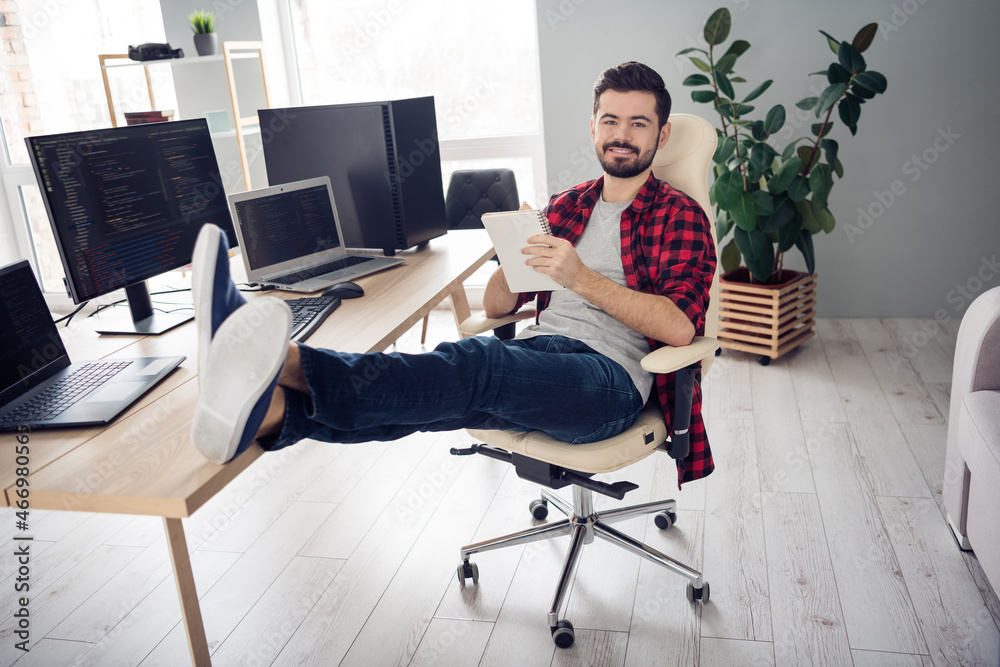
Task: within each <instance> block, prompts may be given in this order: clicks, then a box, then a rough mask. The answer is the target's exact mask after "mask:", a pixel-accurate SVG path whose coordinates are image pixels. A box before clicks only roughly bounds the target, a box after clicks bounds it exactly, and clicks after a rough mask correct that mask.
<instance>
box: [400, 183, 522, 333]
mask: <svg viewBox="0 0 1000 667" xmlns="http://www.w3.org/2000/svg"><path fill="white" fill-rule="evenodd" d="M519 205H520V203H519V200H518V197H517V181H515V179H514V172H513V171H512V170H510V169H503V168H498V169H460V170H459V171H456V172H454V173H452V175H451V182H450V183H448V192H447V194H445V197H444V207H445V217H446V218H447V220H448V229H482V228H483V221H482V216H483V213H493V212H495V211H516V210H517V208H518V206H519ZM427 319H428V316H426V315H425V316H424V325H423V329H422V330H421V332H420V344H421V345H423V344H424V343H425V342H426V341H427ZM497 336H499V337H500V338H513V337H514V325H513V324H510V325H505V326H504V327H501V328H500V329H498V330H497Z"/></svg>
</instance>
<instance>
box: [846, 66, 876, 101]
mask: <svg viewBox="0 0 1000 667" xmlns="http://www.w3.org/2000/svg"><path fill="white" fill-rule="evenodd" d="M861 74H864V72H862V73H861ZM859 76H860V75H859ZM877 94H878V93H875V92H874V91H871V90H868V89H867V88H865V87H864V86H859V85H858V81H857V79H855V80H854V83H853V84H851V95H854V96H855V97H857V98H858V102H859V103H864V101H865V100H870V99H872V98H874V97H875V95H877Z"/></svg>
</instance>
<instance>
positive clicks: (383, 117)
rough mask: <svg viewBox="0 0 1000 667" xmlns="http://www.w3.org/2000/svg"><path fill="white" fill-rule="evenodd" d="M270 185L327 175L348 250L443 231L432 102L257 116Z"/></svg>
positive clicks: (404, 242) (390, 247)
mask: <svg viewBox="0 0 1000 667" xmlns="http://www.w3.org/2000/svg"><path fill="white" fill-rule="evenodd" d="M257 116H258V118H259V120H260V126H261V128H263V129H262V133H263V145H264V162H265V165H266V168H267V180H268V182H269V184H270V185H280V184H283V183H291V182H293V181H302V180H306V179H309V178H317V177H320V176H328V177H329V178H330V184H331V186H332V187H333V196H334V199H335V200H336V201H337V213H338V215H339V216H340V223H341V227H342V228H343V230H344V244H345V245H346V246H347V247H349V248H374V249H377V250H382V251H383V252H385V254H386V255H392V254H394V253H395V252H396V250H405V249H406V248H410V247H412V246H415V245H418V244H421V243H425V242H426V241H428V240H430V239H432V238H434V237H436V236H441V235H442V234H444V233H446V232H447V231H448V225H447V220H446V217H445V207H444V185H443V183H442V181H441V153H440V150H439V147H438V136H437V117H436V115H435V112H434V98H433V97H417V98H413V99H405V100H392V101H387V102H364V103H359V104H331V105H325V106H312V107H292V108H287V109H260V110H259V111H258V112H257Z"/></svg>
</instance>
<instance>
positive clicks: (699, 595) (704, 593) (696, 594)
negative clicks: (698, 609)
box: [687, 581, 708, 604]
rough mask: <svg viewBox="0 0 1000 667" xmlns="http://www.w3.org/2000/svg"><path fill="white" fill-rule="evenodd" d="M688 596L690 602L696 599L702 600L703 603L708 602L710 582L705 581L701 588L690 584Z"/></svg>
mask: <svg viewBox="0 0 1000 667" xmlns="http://www.w3.org/2000/svg"><path fill="white" fill-rule="evenodd" d="M687 598H688V602H694V601H695V600H701V603H702V604H705V603H706V602H708V582H707V581H706V582H704V583H703V584H702V587H701V588H695V587H694V584H688V585H687Z"/></svg>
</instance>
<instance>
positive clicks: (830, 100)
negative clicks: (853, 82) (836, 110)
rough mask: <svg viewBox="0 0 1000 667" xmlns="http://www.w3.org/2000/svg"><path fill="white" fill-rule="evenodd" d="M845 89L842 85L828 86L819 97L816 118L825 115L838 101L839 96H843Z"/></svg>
mask: <svg viewBox="0 0 1000 667" xmlns="http://www.w3.org/2000/svg"><path fill="white" fill-rule="evenodd" d="M846 89H847V86H845V85H844V84H842V83H835V84H833V85H832V86H828V87H827V89H826V90H824V91H823V92H822V93H821V94H820V96H819V101H818V102H817V104H816V117H817V118H819V117H820V116H822V115H823V114H825V113H826V112H827V111H828V110H829V109H830V107H832V106H833V105H834V103H836V101H837V100H838V99H840V96H841V95H843V94H844V91H845V90H846Z"/></svg>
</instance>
